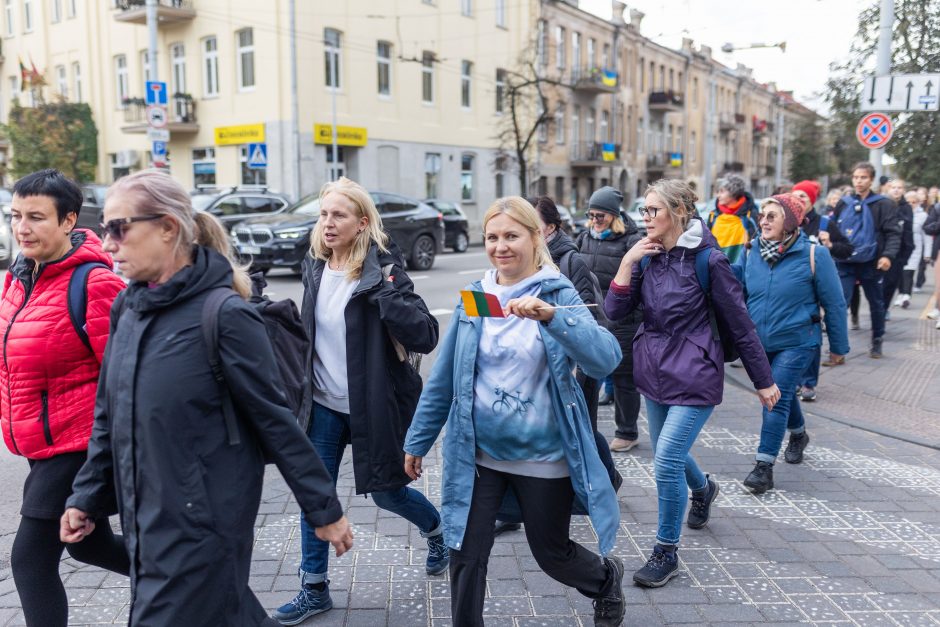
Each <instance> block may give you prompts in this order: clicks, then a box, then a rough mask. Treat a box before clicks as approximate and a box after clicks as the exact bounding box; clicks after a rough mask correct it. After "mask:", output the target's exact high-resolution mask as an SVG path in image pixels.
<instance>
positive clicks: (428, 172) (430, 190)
mask: <svg viewBox="0 0 940 627" xmlns="http://www.w3.org/2000/svg"><path fill="white" fill-rule="evenodd" d="M440 176H441V155H440V153H437V152H427V153H425V154H424V196H425V198H437V197H438V192H439V191H440V190H439V188H438V183H439V181H440Z"/></svg>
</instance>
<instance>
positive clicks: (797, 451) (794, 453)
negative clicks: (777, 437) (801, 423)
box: [783, 431, 809, 464]
mask: <svg viewBox="0 0 940 627" xmlns="http://www.w3.org/2000/svg"><path fill="white" fill-rule="evenodd" d="M807 444H809V434H808V433H806V432H805V431H804V432H803V433H791V434H790V441H789V442H788V443H787V450H786V451H784V453H783V459H784V460H786V462H787V463H788V464H799V463H800V462H801V461H803V451H805V450H806V445H807Z"/></svg>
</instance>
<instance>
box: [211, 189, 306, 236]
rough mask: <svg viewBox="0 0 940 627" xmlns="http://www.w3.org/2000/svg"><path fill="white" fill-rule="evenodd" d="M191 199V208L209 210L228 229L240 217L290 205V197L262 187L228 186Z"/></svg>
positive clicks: (256, 215)
mask: <svg viewBox="0 0 940 627" xmlns="http://www.w3.org/2000/svg"><path fill="white" fill-rule="evenodd" d="M192 200H193V209H195V210H196V211H207V212H209V213H211V214H212V215H214V216H215V217H217V218H218V219H219V221H220V222H222V225H223V226H224V227H225V228H226V229H227V230H229V231H231V230H232V227H233V226H235V225H236V224H238V223H239V222H242V221H243V220H247V219H249V218H256V217H261V216H267V215H271V214H277V213H280V212H282V211H284V210H285V209H287V207H288V206H289V205H290V199H289V198H288V197H287V196H285V195H284V194H278V193H275V192H271V191H268V190H267V189H266V188H263V187H260V188H247V187H236V188H230V189H229V190H228V191H223V192H221V193H218V194H216V195H214V196H212V194H211V192H207V193H202V194H196V195H194V196H193V197H192ZM207 201H208V202H207Z"/></svg>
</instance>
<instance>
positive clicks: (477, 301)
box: [460, 290, 506, 318]
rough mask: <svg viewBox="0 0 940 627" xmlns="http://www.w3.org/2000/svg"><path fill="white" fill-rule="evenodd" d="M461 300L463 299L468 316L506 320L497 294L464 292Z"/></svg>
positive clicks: (461, 293)
mask: <svg viewBox="0 0 940 627" xmlns="http://www.w3.org/2000/svg"><path fill="white" fill-rule="evenodd" d="M460 298H462V299H463V308H464V311H466V312H467V315H468V316H473V317H480V318H505V317H506V316H504V315H503V307H502V305H500V304H499V299H498V298H496V295H495V294H487V293H486V292H472V291H470V290H462V291H461V292H460Z"/></svg>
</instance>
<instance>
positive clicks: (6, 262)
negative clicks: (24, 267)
mask: <svg viewBox="0 0 940 627" xmlns="http://www.w3.org/2000/svg"><path fill="white" fill-rule="evenodd" d="M11 263H13V228H12V227H11V226H10V222H9V221H7V220H0V270H6V269H7V268H9V267H10V264H11Z"/></svg>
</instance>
